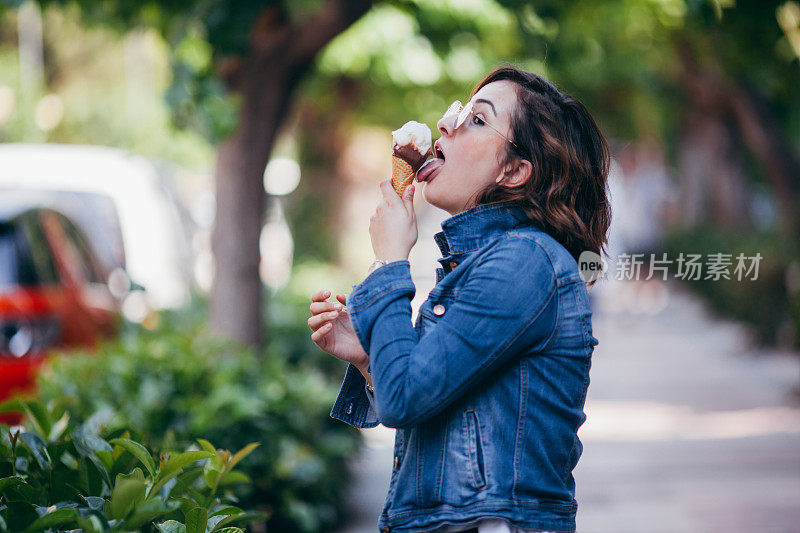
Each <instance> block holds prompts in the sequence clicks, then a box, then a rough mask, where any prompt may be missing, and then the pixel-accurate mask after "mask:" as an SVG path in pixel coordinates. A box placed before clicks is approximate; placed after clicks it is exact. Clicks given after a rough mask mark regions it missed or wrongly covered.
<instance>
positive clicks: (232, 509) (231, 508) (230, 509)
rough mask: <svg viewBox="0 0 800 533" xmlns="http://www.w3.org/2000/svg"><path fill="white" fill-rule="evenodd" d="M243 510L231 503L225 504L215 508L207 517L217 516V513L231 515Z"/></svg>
mask: <svg viewBox="0 0 800 533" xmlns="http://www.w3.org/2000/svg"><path fill="white" fill-rule="evenodd" d="M243 512H244V511H243V510H242V509H240V508H238V507H234V506H232V505H226V506H225V507H222V508H221V509H217V510H216V511H214V512H213V513H211V514H210V515H208V517H209V518H211V517H212V516H218V515H225V516H229V515H232V514H240V513H243Z"/></svg>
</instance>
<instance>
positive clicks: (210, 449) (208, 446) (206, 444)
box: [197, 439, 217, 455]
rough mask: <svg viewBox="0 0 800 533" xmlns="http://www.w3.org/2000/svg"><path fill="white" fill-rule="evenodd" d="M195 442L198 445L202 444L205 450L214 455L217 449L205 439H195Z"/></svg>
mask: <svg viewBox="0 0 800 533" xmlns="http://www.w3.org/2000/svg"><path fill="white" fill-rule="evenodd" d="M197 442H199V443H200V446H202V447H203V449H204V450H205V451H207V452H211V453H213V454H214V455H216V453H217V449H216V448H214V445H213V444H211V443H210V442H208V441H207V440H206V439H197Z"/></svg>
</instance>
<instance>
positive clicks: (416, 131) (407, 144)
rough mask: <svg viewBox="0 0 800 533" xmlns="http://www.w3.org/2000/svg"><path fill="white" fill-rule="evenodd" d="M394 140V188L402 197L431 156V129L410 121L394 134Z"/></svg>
mask: <svg viewBox="0 0 800 533" xmlns="http://www.w3.org/2000/svg"><path fill="white" fill-rule="evenodd" d="M392 139H393V140H394V145H393V146H392V186H393V187H394V190H395V191H397V194H399V195H400V196H402V195H403V191H405V189H406V187H408V186H409V185H410V184H411V182H413V181H414V175H415V174H416V173H417V170H419V168H420V167H421V166H422V164H423V163H424V162H425V160H426V159H427V158H428V156H429V155H430V152H431V129H430V128H429V127H428V126H427V125H426V124H422V123H421V122H416V121H413V120H410V121H408V122H406V123H405V124H403V127H402V128H400V129H399V130H395V131H393V132H392Z"/></svg>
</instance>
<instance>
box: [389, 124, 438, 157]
mask: <svg viewBox="0 0 800 533" xmlns="http://www.w3.org/2000/svg"><path fill="white" fill-rule="evenodd" d="M392 139H393V140H394V148H395V150H397V149H398V148H401V147H403V146H408V145H412V146H413V147H414V148H415V149H416V150H417V151H418V152H419V154H420V155H421V156H424V155H427V153H428V151H429V150H430V149H431V129H430V128H429V127H428V125H427V124H422V123H421V122H416V121H414V120H409V121H408V122H406V123H405V124H403V127H401V128H400V129H399V130H394V131H393V132H392Z"/></svg>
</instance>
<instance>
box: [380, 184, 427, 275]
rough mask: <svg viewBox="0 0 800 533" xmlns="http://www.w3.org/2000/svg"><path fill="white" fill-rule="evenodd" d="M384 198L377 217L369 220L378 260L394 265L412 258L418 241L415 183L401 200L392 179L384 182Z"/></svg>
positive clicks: (382, 185)
mask: <svg viewBox="0 0 800 533" xmlns="http://www.w3.org/2000/svg"><path fill="white" fill-rule="evenodd" d="M380 186H381V193H382V195H383V198H382V199H381V201H380V203H379V204H378V207H377V209H376V210H375V214H374V215H372V217H371V218H370V219H369V220H370V222H369V234H370V237H371V238H372V250H373V251H374V252H375V257H376V258H377V259H383V260H384V261H387V262H389V263H391V262H392V261H399V260H402V259H408V256H409V254H410V253H411V248H413V247H414V244H416V242H417V236H418V235H417V216H416V213H414V184H413V183H412V184H411V185H409V186H408V187H406V190H405V192H404V193H403V197H402V198H400V197H399V196H398V195H397V193H396V192H395V190H394V188H393V187H392V180H391V179H385V180H383V181H382V182H381V185H380Z"/></svg>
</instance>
